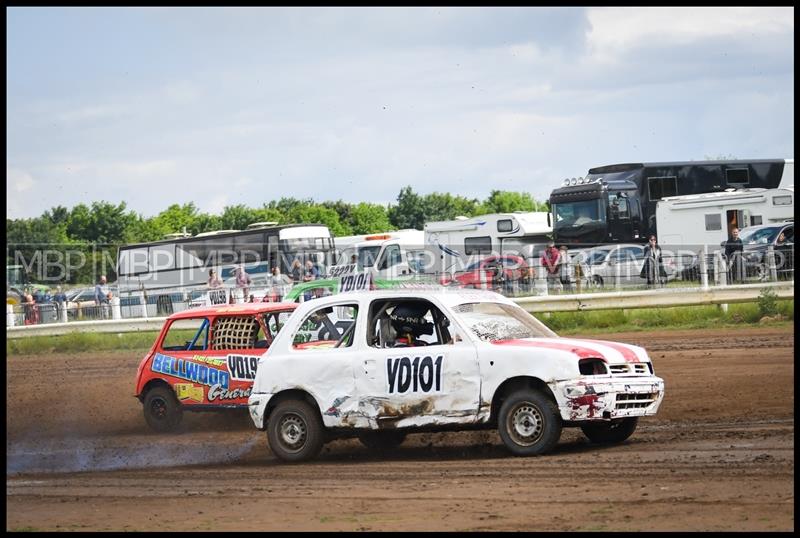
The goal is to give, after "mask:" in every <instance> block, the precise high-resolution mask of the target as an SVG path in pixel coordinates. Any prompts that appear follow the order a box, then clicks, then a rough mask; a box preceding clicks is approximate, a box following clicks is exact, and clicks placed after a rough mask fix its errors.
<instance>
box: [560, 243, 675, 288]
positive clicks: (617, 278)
mask: <svg viewBox="0 0 800 538" xmlns="http://www.w3.org/2000/svg"><path fill="white" fill-rule="evenodd" d="M644 248H645V246H644V245H638V244H620V245H601V246H597V247H594V248H590V249H588V250H584V251H582V252H580V253H579V254H578V256H576V258H575V259H576V261H577V262H578V263H580V264H581V266H582V269H583V274H584V275H585V278H586V281H587V284H588V285H589V286H596V287H600V288H602V287H605V286H613V287H617V286H621V287H629V286H637V285H641V284H645V280H644V279H643V278H641V276H640V274H641V271H642V265H643V264H644ZM662 260H663V264H664V270H665V271H666V273H667V281H670V280H674V279H675V278H677V277H678V275H679V274H680V270H679V267H678V265H679V264H678V263H676V257H675V256H673V255H672V253H670V252H668V251H664V250H662Z"/></svg>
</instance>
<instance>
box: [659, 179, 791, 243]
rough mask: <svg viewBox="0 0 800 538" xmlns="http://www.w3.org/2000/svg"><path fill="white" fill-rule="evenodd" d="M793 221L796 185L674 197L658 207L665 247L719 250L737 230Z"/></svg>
mask: <svg viewBox="0 0 800 538" xmlns="http://www.w3.org/2000/svg"><path fill="white" fill-rule="evenodd" d="M782 184H783V183H782ZM793 218H794V185H790V186H787V187H782V188H777V189H739V190H730V191H726V192H713V193H707V194H691V195H686V196H670V197H667V198H662V199H661V200H659V202H658V204H657V205H656V227H657V228H658V231H659V237H658V242H659V243H661V244H662V245H714V246H718V245H719V244H720V242H722V241H726V240H727V239H728V235H729V232H730V229H731V228H733V227H737V228H740V229H741V228H746V227H747V226H758V225H760V224H771V223H775V222H783V221H785V220H791V219H793Z"/></svg>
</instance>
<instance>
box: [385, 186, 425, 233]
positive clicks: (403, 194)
mask: <svg viewBox="0 0 800 538" xmlns="http://www.w3.org/2000/svg"><path fill="white" fill-rule="evenodd" d="M387 214H388V217H389V222H390V223H391V224H392V226H394V227H395V228H397V229H403V228H414V229H417V230H422V229H423V226H424V225H425V208H424V207H423V205H422V197H421V196H420V195H419V194H417V193H415V192H414V190H413V189H412V188H411V186H410V185H409V186H406V187H403V188H402V189H400V194H398V195H397V205H390V206H389V209H388V211H387Z"/></svg>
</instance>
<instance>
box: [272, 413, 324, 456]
mask: <svg viewBox="0 0 800 538" xmlns="http://www.w3.org/2000/svg"><path fill="white" fill-rule="evenodd" d="M267 439H268V440H269V447H270V449H271V450H272V453H273V454H275V456H277V457H278V458H280V459H282V460H284V461H291V462H295V461H305V460H310V459H313V458H315V457H316V456H317V455H318V454H319V452H320V450H322V445H323V444H325V439H324V428H323V426H322V420H321V419H320V416H319V412H317V410H316V409H314V408H313V407H312V406H311V405H309V404H308V403H307V402H304V401H301V400H286V401H284V402H281V403H279V404H278V406H277V407H276V408H275V409H274V410H273V411H272V413H271V414H270V417H269V421H268V422H267Z"/></svg>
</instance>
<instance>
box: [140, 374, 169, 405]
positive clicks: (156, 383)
mask: <svg viewBox="0 0 800 538" xmlns="http://www.w3.org/2000/svg"><path fill="white" fill-rule="evenodd" d="M156 387H167V388H168V389H170V390H171V391H172V392H173V393H174V392H175V389H173V388H172V385H170V384H169V383H167V382H166V381H164V380H163V379H161V378H155V379H151V380H150V381H148V382H147V383H145V384H144V386H143V387H142V390H141V392H139V394H137V395H136V397H137V398H138V399H139V401H140V402H142V403H144V399H145V398H146V397H147V393H148V392H150V391H151V390H153V389H154V388H156Z"/></svg>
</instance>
